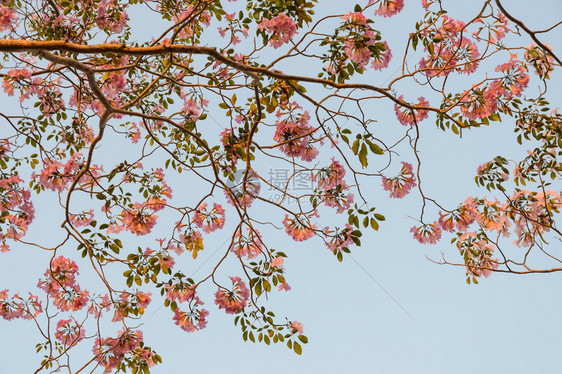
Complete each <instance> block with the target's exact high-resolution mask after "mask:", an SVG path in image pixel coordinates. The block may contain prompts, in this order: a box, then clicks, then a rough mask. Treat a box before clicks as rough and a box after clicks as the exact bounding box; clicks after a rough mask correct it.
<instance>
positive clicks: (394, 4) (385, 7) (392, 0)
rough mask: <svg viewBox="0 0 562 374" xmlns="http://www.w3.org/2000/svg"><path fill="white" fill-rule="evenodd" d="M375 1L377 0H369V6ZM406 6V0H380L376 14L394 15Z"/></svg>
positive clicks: (383, 15)
mask: <svg viewBox="0 0 562 374" xmlns="http://www.w3.org/2000/svg"><path fill="white" fill-rule="evenodd" d="M374 3H375V0H369V2H368V3H367V6H369V5H372V4H374ZM403 8H404V0H380V4H379V8H378V9H377V10H376V11H375V14H377V15H379V16H382V17H392V16H393V15H395V14H398V13H400V11H401V10H402V9H403Z"/></svg>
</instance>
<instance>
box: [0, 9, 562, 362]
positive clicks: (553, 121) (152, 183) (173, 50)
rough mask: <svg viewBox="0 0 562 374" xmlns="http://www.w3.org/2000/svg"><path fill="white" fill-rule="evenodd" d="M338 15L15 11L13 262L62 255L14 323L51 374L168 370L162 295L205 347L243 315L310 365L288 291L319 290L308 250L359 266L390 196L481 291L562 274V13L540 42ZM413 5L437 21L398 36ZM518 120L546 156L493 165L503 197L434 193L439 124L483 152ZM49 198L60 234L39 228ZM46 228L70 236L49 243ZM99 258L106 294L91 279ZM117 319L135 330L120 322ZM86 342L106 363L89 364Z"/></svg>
mask: <svg viewBox="0 0 562 374" xmlns="http://www.w3.org/2000/svg"><path fill="white" fill-rule="evenodd" d="M321 6H322V4H319V3H318V2H317V1H316V0H309V1H306V0H291V1H289V0H274V1H265V0H248V1H247V2H245V3H243V2H236V1H233V2H231V1H229V2H224V1H220V0H212V1H211V0H189V1H182V2H179V1H175V0H157V1H143V0H130V1H128V2H125V1H119V0H113V1H111V0H101V1H98V0H80V1H68V0H62V1H60V2H59V1H55V0H22V1H20V0H18V1H15V0H5V1H2V2H1V3H0V32H1V33H2V35H1V38H2V39H1V40H0V52H2V55H3V59H2V62H1V65H0V76H1V78H2V88H3V91H4V98H6V97H7V96H8V97H12V98H10V99H14V100H12V101H10V102H11V103H14V104H13V105H3V106H2V108H1V111H0V117H1V118H2V119H1V120H2V125H1V127H0V129H1V131H0V250H1V252H8V251H20V250H24V248H25V250H26V251H32V252H30V253H34V252H41V253H47V254H48V256H49V257H50V261H49V262H48V263H45V264H44V265H45V266H44V268H45V272H44V274H43V275H40V274H29V276H30V277H37V278H39V281H38V284H37V287H38V289H39V291H38V292H36V290H28V289H21V290H2V289H3V287H0V316H2V318H3V319H5V320H13V319H27V320H32V321H34V322H35V324H36V325H37V328H38V331H39V335H38V336H39V339H40V341H39V344H37V346H36V348H37V352H38V355H39V356H40V357H41V358H40V359H39V360H38V365H37V372H43V371H51V372H56V371H58V370H63V369H65V370H69V372H72V373H78V372H81V371H82V370H84V371H86V370H87V371H92V370H95V368H96V367H99V368H100V370H104V372H106V373H110V372H114V371H131V372H133V373H137V372H141V371H142V372H148V371H149V368H151V367H152V366H154V365H156V364H158V363H160V362H161V361H162V358H161V355H162V354H161V353H160V354H159V353H156V352H155V350H153V349H152V348H151V347H150V346H149V344H152V343H151V342H144V340H143V334H142V331H141V329H140V328H139V327H138V326H137V325H138V321H139V320H140V319H141V317H142V316H143V314H145V310H146V309H147V308H148V307H149V304H163V305H164V306H165V307H166V308H169V309H170V311H171V314H170V315H172V316H173V317H171V318H173V321H174V323H175V324H176V325H177V326H178V328H181V329H183V330H185V331H186V332H190V333H194V332H196V331H197V330H201V329H204V328H205V326H206V325H207V323H208V322H210V321H211V320H212V318H211V316H210V313H209V311H210V310H212V309H215V312H216V313H218V310H224V312H225V313H227V314H232V315H233V322H234V324H235V325H237V326H239V327H240V328H241V330H242V337H243V339H244V340H250V341H252V342H256V341H259V342H264V343H265V344H268V345H269V344H271V343H282V344H285V345H287V347H288V348H289V349H292V350H293V351H294V352H295V353H297V354H301V353H302V346H303V344H306V343H307V342H308V338H307V337H306V335H304V327H303V324H302V323H301V322H299V321H297V320H292V319H291V320H289V319H288V318H284V317H278V316H277V315H276V314H275V312H274V311H271V310H269V308H268V306H267V297H268V295H269V294H270V293H275V292H284V291H289V290H290V289H291V287H298V284H292V283H291V279H289V278H288V277H287V278H286V276H285V273H284V271H285V266H289V265H288V264H287V265H286V264H285V262H286V261H288V259H289V258H290V255H291V251H293V250H297V249H298V248H299V247H301V246H306V245H309V243H320V244H321V245H322V246H324V247H325V248H326V250H328V251H330V252H331V253H332V254H333V255H334V258H335V259H336V260H337V261H340V262H341V261H343V260H344V259H345V258H346V256H347V255H348V254H349V253H351V251H352V250H355V249H357V247H359V246H361V239H362V237H363V235H364V234H365V233H366V232H369V231H377V230H379V227H380V226H381V225H390V224H392V222H391V221H386V220H385V215H384V214H385V212H384V211H382V210H380V209H378V208H377V204H378V201H377V199H378V200H382V199H408V198H410V197H411V196H412V195H416V196H419V197H420V199H421V205H420V206H413V207H412V209H411V211H409V212H406V214H409V215H412V216H415V218H412V227H411V229H410V232H411V234H412V237H413V239H415V240H417V241H419V242H420V243H423V244H437V243H440V244H441V245H445V243H447V242H448V241H450V242H451V244H450V245H448V247H449V248H448V251H447V252H445V253H444V254H443V257H442V258H440V259H433V261H434V262H437V263H441V264H450V265H455V266H459V267H460V268H461V269H462V270H460V271H464V272H465V273H466V280H467V282H468V283H478V281H479V280H480V279H481V278H482V277H484V278H487V277H489V276H490V275H491V274H493V273H497V272H507V273H515V274H528V273H545V272H556V271H560V270H562V266H561V262H562V260H561V259H560V258H559V256H558V254H557V253H556V251H553V249H554V248H555V247H556V243H558V242H559V240H560V239H561V237H562V232H560V231H559V229H558V228H557V224H556V218H557V217H558V213H559V211H560V208H561V207H562V198H561V196H560V191H559V179H560V178H561V176H562V175H561V172H562V165H561V164H560V163H559V162H558V157H559V156H561V155H562V150H561V148H562V115H561V114H558V108H557V107H556V105H551V104H550V103H549V100H550V98H549V95H550V92H549V84H550V83H551V79H552V81H553V82H556V79H557V76H556V74H558V72H559V69H560V66H561V65H562V61H561V60H560V57H559V56H558V55H557V52H556V50H555V49H554V48H553V47H550V46H549V45H548V44H547V43H546V41H548V38H549V37H550V36H551V35H553V34H552V33H553V32H556V31H558V30H559V28H560V27H561V26H562V21H561V22H559V23H556V24H553V25H545V26H544V28H543V29H541V30H535V29H531V28H530V27H528V26H527V25H526V23H525V20H522V19H518V18H516V17H514V16H513V15H512V14H511V12H510V9H509V4H507V2H502V1H500V0H494V1H492V0H487V1H481V4H480V5H479V7H480V8H479V10H478V11H477V12H475V13H473V14H466V17H465V18H463V19H456V18H453V17H452V16H450V15H449V13H448V12H447V2H446V1H441V0H434V1H431V0H421V1H420V2H419V3H418V2H410V3H408V4H407V5H405V2H404V0H369V1H368V2H366V1H364V2H363V3H360V4H358V5H355V4H353V5H346V7H347V6H349V7H350V9H347V10H346V11H345V12H343V13H341V14H322V13H321V12H315V10H318V9H319V8H320V7H321ZM407 7H417V8H419V10H420V11H423V12H421V13H420V14H421V15H422V17H421V18H420V19H419V20H418V21H417V22H415V23H414V24H412V25H398V24H396V23H393V22H394V19H395V18H394V16H396V15H397V14H399V13H400V12H402V11H403V9H407ZM147 25H150V26H149V27H148V26H147ZM394 29H402V30H400V32H398V31H396V32H394V31H393V30H394ZM394 34H397V35H400V36H401V37H404V39H403V40H402V44H400V43H395V44H393V43H392V42H391V41H390V40H391V39H392V40H394V37H395V35H394ZM558 79H559V77H558ZM557 88H559V86H557ZM386 112H391V113H393V116H394V121H393V123H382V122H381V121H380V119H381V118H383V116H384V115H383V113H386ZM500 124H501V125H503V126H511V127H512V128H513V131H514V133H515V136H514V139H515V141H516V142H517V144H515V146H516V147H517V148H520V149H522V150H523V151H524V153H522V156H521V157H520V158H519V159H512V155H501V154H500V155H497V157H495V158H493V159H491V160H489V161H488V162H486V163H484V164H482V165H481V166H480V167H478V169H477V170H476V171H475V173H476V174H475V182H476V184H477V185H478V186H480V187H481V188H482V191H483V193H482V196H480V197H479V196H468V197H466V198H465V199H463V200H462V201H459V202H458V203H457V204H455V205H453V206H448V204H445V203H443V202H442V201H440V199H439V195H438V191H437V194H436V193H435V192H434V191H432V192H430V193H429V192H428V191H426V190H425V189H424V184H423V181H424V179H423V178H424V170H425V169H424V168H425V164H424V159H423V157H422V156H421V152H420V149H419V139H420V133H423V132H424V128H428V127H429V126H437V127H438V128H439V129H441V130H442V131H444V132H446V133H450V134H452V135H453V136H458V137H461V138H462V136H463V134H466V133H467V132H469V131H483V134H484V133H485V129H484V128H485V127H494V126H499V125H500ZM389 129H390V130H389ZM483 136H485V135H483ZM441 172H442V173H443V174H447V173H448V171H447V170H442V171H441ZM444 188H446V183H445V184H444ZM373 191H376V195H373ZM486 193H487V194H488V195H486ZM374 196H376V198H374ZM490 196H493V197H490ZM39 204H43V205H41V206H48V208H47V209H49V214H50V220H51V222H41V220H36V219H34V218H35V215H36V207H38V206H39ZM45 204H47V205H45ZM38 209H39V208H38ZM53 223H54V225H53ZM42 224H51V225H53V235H52V237H48V238H43V240H42V241H41V242H37V241H36V240H29V239H28V236H26V234H27V232H28V230H29V232H30V233H32V232H33V228H34V227H36V226H37V225H42ZM55 231H56V232H57V233H55ZM279 232H281V233H284V235H285V234H286V235H285V236H286V238H287V239H288V241H286V242H283V243H281V242H280V241H279V237H280V236H279V235H277V233H279ZM213 237H221V238H223V239H224V238H228V244H227V246H226V248H225V249H224V251H223V253H222V256H221V257H220V259H219V260H218V261H217V262H216V264H214V267H213V269H212V271H211V272H209V273H207V274H203V275H201V274H198V275H197V276H193V275H192V273H193V270H194V269H195V268H196V267H197V266H198V264H199V263H200V262H201V253H202V252H207V251H209V250H210V249H209V245H208V244H207V243H208V241H209V240H212V238H213ZM375 237H376V235H375ZM289 240H290V241H289ZM301 242H302V243H301ZM552 242H554V243H555V244H554V245H553V244H551V243H552ZM185 264H188V265H187V266H186V265H185ZM79 266H80V269H79ZM311 266H313V265H311ZM84 267H87V268H88V269H89V271H92V272H93V273H95V274H96V275H97V277H96V279H97V281H98V282H97V283H98V284H94V282H90V281H88V282H87V287H86V285H85V284H84V283H81V282H80V276H79V275H78V273H79V270H82V271H83V270H84ZM208 285H211V286H212V288H213V291H212V292H208V289H207V288H205V287H207V286H208ZM20 293H21V294H20ZM27 293H29V296H28V297H26V296H23V295H24V294H27ZM213 304H214V306H213ZM49 308H50V309H49ZM104 318H107V319H110V320H112V321H113V322H115V323H116V324H118V325H119V326H120V327H121V330H120V331H119V332H118V333H117V334H116V335H115V334H114V335H109V334H110V333H108V332H106V331H103V330H102V329H100V328H99V321H100V320H101V319H104ZM96 326H98V327H96ZM84 345H89V346H90V347H91V351H92V354H91V359H90V360H88V361H85V362H81V363H77V364H75V365H70V364H69V363H68V360H67V358H68V357H69V356H71V355H72V352H73V349H74V348H76V347H79V346H84ZM162 356H165V355H162Z"/></svg>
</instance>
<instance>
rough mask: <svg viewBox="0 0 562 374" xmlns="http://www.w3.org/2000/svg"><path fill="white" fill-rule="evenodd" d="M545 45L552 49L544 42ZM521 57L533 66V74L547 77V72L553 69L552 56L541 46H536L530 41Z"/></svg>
mask: <svg viewBox="0 0 562 374" xmlns="http://www.w3.org/2000/svg"><path fill="white" fill-rule="evenodd" d="M545 46H546V47H547V48H549V49H552V48H551V47H549V46H548V45H547V44H545ZM523 57H524V58H525V61H527V62H528V63H529V64H531V65H532V66H533V67H534V68H535V74H538V75H539V76H540V77H541V78H543V77H544V78H546V77H548V75H549V73H550V72H551V71H552V70H553V69H554V68H553V67H552V66H553V64H554V57H552V56H551V55H550V54H549V53H548V52H546V51H545V50H543V49H542V48H540V47H538V46H536V45H535V43H531V45H530V46H528V47H527V48H526V50H525V53H524V54H523Z"/></svg>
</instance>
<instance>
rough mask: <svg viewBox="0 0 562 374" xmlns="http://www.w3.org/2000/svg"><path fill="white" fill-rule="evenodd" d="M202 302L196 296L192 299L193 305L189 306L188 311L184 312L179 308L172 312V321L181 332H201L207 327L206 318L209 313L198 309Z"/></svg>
mask: <svg viewBox="0 0 562 374" xmlns="http://www.w3.org/2000/svg"><path fill="white" fill-rule="evenodd" d="M199 305H203V302H202V301H201V300H199V298H198V297H197V296H195V297H194V299H193V303H191V304H190V305H189V311H188V312H184V311H182V310H180V308H176V310H174V321H176V322H175V324H176V325H178V326H179V327H180V328H181V329H182V330H184V331H187V332H194V331H197V330H202V329H204V328H205V327H206V326H207V319H206V318H207V316H208V315H209V312H208V311H207V310H206V309H202V308H199Z"/></svg>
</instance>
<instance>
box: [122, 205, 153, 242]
mask: <svg viewBox="0 0 562 374" xmlns="http://www.w3.org/2000/svg"><path fill="white" fill-rule="evenodd" d="M151 208H152V206H150V205H146V204H140V203H135V204H133V209H126V210H123V212H122V213H121V216H122V219H123V225H124V226H125V228H126V229H127V230H129V231H130V232H132V233H133V234H135V235H146V234H149V233H150V232H151V231H152V229H153V228H154V226H155V225H156V219H157V218H158V216H157V215H155V214H154V212H153V211H154V209H151Z"/></svg>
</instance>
